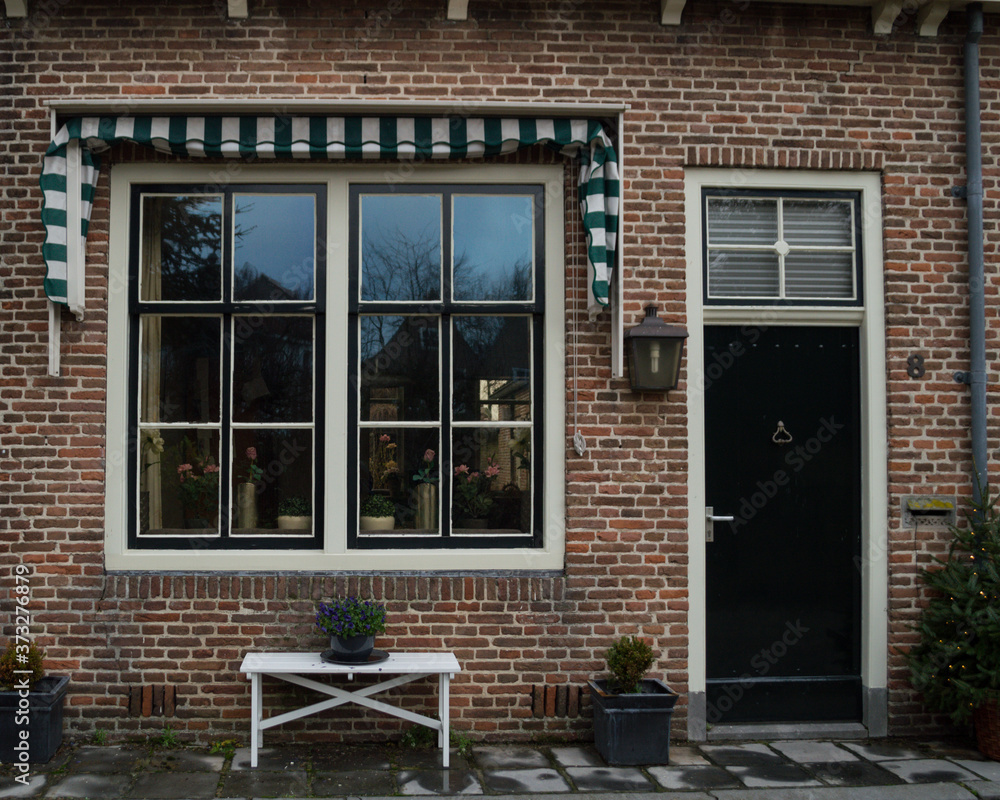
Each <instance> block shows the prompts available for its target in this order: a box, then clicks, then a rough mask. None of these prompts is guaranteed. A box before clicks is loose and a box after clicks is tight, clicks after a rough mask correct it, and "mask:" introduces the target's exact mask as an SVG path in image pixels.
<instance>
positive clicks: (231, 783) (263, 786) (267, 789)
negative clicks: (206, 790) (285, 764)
mask: <svg viewBox="0 0 1000 800" xmlns="http://www.w3.org/2000/svg"><path fill="white" fill-rule="evenodd" d="M222 791H223V793H224V794H225V795H226V796H227V797H306V796H307V795H308V794H309V786H308V784H307V783H306V772H305V770H304V769H295V770H292V769H288V770H284V771H281V772H268V771H264V770H261V769H255V770H242V771H239V772H230V773H229V774H228V775H227V776H226V777H225V778H224V782H223V784H222ZM341 794H343V793H342V792H341Z"/></svg>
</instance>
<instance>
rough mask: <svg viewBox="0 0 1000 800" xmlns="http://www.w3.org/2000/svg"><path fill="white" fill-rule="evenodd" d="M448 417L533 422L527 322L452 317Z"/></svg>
mask: <svg viewBox="0 0 1000 800" xmlns="http://www.w3.org/2000/svg"><path fill="white" fill-rule="evenodd" d="M453 326H454V327H453V333H452V363H453V370H454V374H453V386H452V392H453V394H452V418H453V419H455V420H459V421H469V422H471V421H474V420H508V419H521V420H527V419H531V320H530V319H529V318H528V317H488V316H468V317H454V319H453Z"/></svg>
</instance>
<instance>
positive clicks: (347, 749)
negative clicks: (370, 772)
mask: <svg viewBox="0 0 1000 800" xmlns="http://www.w3.org/2000/svg"><path fill="white" fill-rule="evenodd" d="M390 766H391V760H390V758H389V753H388V751H387V750H386V749H385V748H382V747H352V746H350V745H342V744H328V745H319V746H317V747H314V748H313V750H312V767H313V769H314V770H316V771H317V772H330V771H332V770H338V769H383V770H384V769H389V768H390Z"/></svg>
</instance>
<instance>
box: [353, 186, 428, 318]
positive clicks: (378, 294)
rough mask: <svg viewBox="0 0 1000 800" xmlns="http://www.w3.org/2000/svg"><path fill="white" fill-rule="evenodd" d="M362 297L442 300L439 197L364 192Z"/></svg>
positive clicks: (366, 298) (369, 298) (368, 298)
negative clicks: (365, 193)
mask: <svg viewBox="0 0 1000 800" xmlns="http://www.w3.org/2000/svg"><path fill="white" fill-rule="evenodd" d="M361 299H362V300H440V299H441V197H440V196H439V195H384V194H376V195H363V196H362V197H361Z"/></svg>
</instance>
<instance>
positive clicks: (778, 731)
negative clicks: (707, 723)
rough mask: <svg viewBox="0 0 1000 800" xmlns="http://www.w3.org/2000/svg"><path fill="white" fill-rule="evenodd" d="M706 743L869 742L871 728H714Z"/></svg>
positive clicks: (808, 724)
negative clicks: (770, 741) (814, 740)
mask: <svg viewBox="0 0 1000 800" xmlns="http://www.w3.org/2000/svg"><path fill="white" fill-rule="evenodd" d="M706 738H707V740H708V741H710V742H712V741H726V740H743V741H748V740H758V739H761V740H769V739H867V738H868V728H866V727H865V726H864V725H862V724H861V723H860V722H782V723H757V724H753V723H744V724H735V723H729V724H721V725H712V726H711V727H709V729H708V732H707V737H706Z"/></svg>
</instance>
